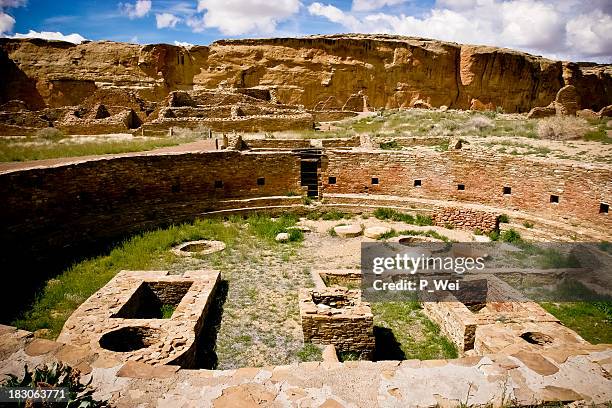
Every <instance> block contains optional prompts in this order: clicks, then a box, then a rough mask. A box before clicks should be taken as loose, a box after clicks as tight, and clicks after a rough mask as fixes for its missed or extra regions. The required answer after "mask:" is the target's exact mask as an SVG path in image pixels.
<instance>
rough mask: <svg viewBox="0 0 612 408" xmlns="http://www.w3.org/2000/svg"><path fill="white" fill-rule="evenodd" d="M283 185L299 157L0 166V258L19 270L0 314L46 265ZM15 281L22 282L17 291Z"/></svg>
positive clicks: (229, 155) (294, 186)
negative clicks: (10, 169) (2, 170)
mask: <svg viewBox="0 0 612 408" xmlns="http://www.w3.org/2000/svg"><path fill="white" fill-rule="evenodd" d="M258 178H263V179H264V180H263V181H264V183H263V185H259V184H258V182H257V180H258ZM216 182H219V183H221V185H219V184H218V183H217V186H216V185H215V184H216ZM288 191H298V192H299V191H301V190H300V163H299V157H297V156H294V155H291V154H288V153H276V154H269V153H240V152H235V151H225V152H208V153H187V154H165V155H140V156H136V155H124V156H119V157H111V158H103V159H98V160H93V161H82V162H78V160H75V162H73V164H69V165H62V166H55V167H47V168H32V169H28V170H20V171H13V172H6V173H3V174H0V196H1V197H2V200H3V211H2V212H1V213H0V225H2V228H1V230H0V245H2V248H3V251H2V254H1V255H0V262H1V264H2V265H3V268H6V269H5V270H7V271H9V270H19V271H20V273H7V274H4V278H5V279H6V280H5V282H6V285H4V286H3V289H0V295H2V296H0V299H1V300H0V304H1V306H2V308H3V312H2V314H8V315H10V313H11V310H13V309H14V308H15V307H16V306H15V305H18V304H19V303H20V302H22V301H24V300H23V296H24V295H25V294H26V293H27V292H30V293H33V292H34V291H35V290H36V284H37V283H38V282H41V281H42V280H44V279H45V277H46V276H47V275H45V274H46V273H49V272H50V271H51V270H52V269H51V266H52V265H57V266H56V267H57V268H65V267H66V266H67V265H68V264H69V263H71V262H72V261H73V260H74V259H76V258H77V257H79V256H83V255H87V254H99V253H100V251H103V250H104V249H105V245H108V244H109V243H111V242H114V241H115V240H117V239H121V238H123V237H125V236H128V235H130V234H133V233H137V232H141V231H143V230H147V229H152V228H155V227H159V226H163V225H168V224H171V223H178V222H183V221H188V220H191V219H193V218H194V217H196V216H197V215H198V214H201V213H204V212H207V211H211V210H215V209H218V208H217V206H222V205H223V201H227V200H231V199H245V198H252V197H271V196H284V195H286V194H287V192H288ZM15 285H17V287H21V288H22V290H20V291H18V293H14V292H15V291H14V289H13V288H14V287H15ZM4 295H6V296H4ZM13 298H14V299H13Z"/></svg>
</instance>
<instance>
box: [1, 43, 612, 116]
mask: <svg viewBox="0 0 612 408" xmlns="http://www.w3.org/2000/svg"><path fill="white" fill-rule="evenodd" d="M0 75H1V77H2V78H3V81H2V82H1V83H0V103H8V102H10V101H15V100H18V101H23V103H24V106H26V107H27V108H28V109H30V110H39V109H44V108H61V107H65V106H75V105H83V106H85V107H89V108H90V109H94V108H95V107H96V106H97V105H98V104H100V103H102V104H104V105H105V106H106V107H112V106H121V107H124V108H127V109H132V110H134V111H135V112H136V113H137V114H138V115H139V117H140V118H141V119H142V120H143V122H145V123H146V122H147V121H148V120H153V119H156V118H157V116H156V115H154V116H153V117H149V116H150V115H151V114H152V113H153V112H155V111H159V109H157V108H158V107H159V106H158V104H159V103H160V102H162V101H164V102H165V98H167V96H168V94H169V93H170V92H172V91H177V90H178V91H202V90H206V91H213V92H214V91H230V90H232V91H233V92H238V93H242V94H243V95H245V96H247V97H250V98H254V99H257V100H262V99H264V100H265V101H266V102H268V103H270V104H280V105H287V106H296V105H303V106H304V108H305V109H307V110H319V109H324V110H327V111H341V110H350V111H356V110H357V111H364V110H368V109H380V108H403V107H406V108H407V107H414V106H432V107H440V106H447V107H450V108H458V109H470V108H472V109H478V110H484V109H496V108H498V107H500V108H503V109H504V111H506V112H528V111H529V110H530V109H532V108H534V107H542V106H547V105H549V104H550V103H551V102H553V101H554V100H555V97H556V95H557V92H558V91H559V90H560V89H561V88H563V87H565V86H567V85H572V86H573V87H574V89H575V94H576V96H577V99H578V100H579V105H578V106H576V107H575V108H576V109H581V108H582V109H585V108H587V109H591V110H593V111H599V110H601V109H602V108H604V107H605V106H607V105H611V104H612V66H610V65H597V64H586V63H571V62H561V61H552V60H549V59H546V58H542V57H537V56H532V55H529V54H525V53H521V52H517V51H512V50H508V49H501V48H495V47H485V46H469V45H460V44H456V43H449V42H442V41H435V40H427V39H420V38H410V37H398V36H387V35H333V36H313V37H305V38H275V39H253V40H248V39H244V40H222V41H217V42H215V43H213V44H211V45H210V46H195V47H191V48H184V47H178V46H173V45H167V44H156V45H145V46H141V45H134V44H124V43H115V42H107V41H102V42H85V43H83V44H80V45H73V44H69V43H65V42H58V41H45V40H38V39H26V40H15V39H0ZM182 97H183V96H180V95H178V94H177V98H182ZM181 105H183V106H184V104H183V103H182V102H181ZM15 106H16V103H13V105H12V107H13V109H14V108H15Z"/></svg>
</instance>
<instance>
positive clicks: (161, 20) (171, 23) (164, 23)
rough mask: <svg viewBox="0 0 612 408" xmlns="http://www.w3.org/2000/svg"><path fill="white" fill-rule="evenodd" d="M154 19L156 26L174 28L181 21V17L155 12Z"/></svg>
mask: <svg viewBox="0 0 612 408" xmlns="http://www.w3.org/2000/svg"><path fill="white" fill-rule="evenodd" d="M155 20H156V22H157V28H174V27H175V26H176V25H177V24H178V23H179V22H180V21H181V18H180V17H177V16H175V15H174V14H170V13H160V14H155Z"/></svg>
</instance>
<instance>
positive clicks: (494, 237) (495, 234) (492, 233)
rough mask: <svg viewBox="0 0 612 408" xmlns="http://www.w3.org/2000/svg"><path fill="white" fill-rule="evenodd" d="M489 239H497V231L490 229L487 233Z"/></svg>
mask: <svg viewBox="0 0 612 408" xmlns="http://www.w3.org/2000/svg"><path fill="white" fill-rule="evenodd" d="M487 236H488V237H489V239H490V240H491V241H499V232H497V231H491V232H489V233H488V234H487Z"/></svg>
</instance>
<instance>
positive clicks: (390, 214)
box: [374, 208, 433, 226]
mask: <svg viewBox="0 0 612 408" xmlns="http://www.w3.org/2000/svg"><path fill="white" fill-rule="evenodd" d="M374 217H376V218H377V219H379V220H392V221H397V222H405V223H406V224H414V225H421V226H422V225H433V220H432V219H431V217H429V216H426V215H421V214H417V215H416V217H414V216H412V215H410V214H404V213H401V212H399V211H396V210H394V209H392V208H377V209H376V210H375V211H374Z"/></svg>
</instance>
